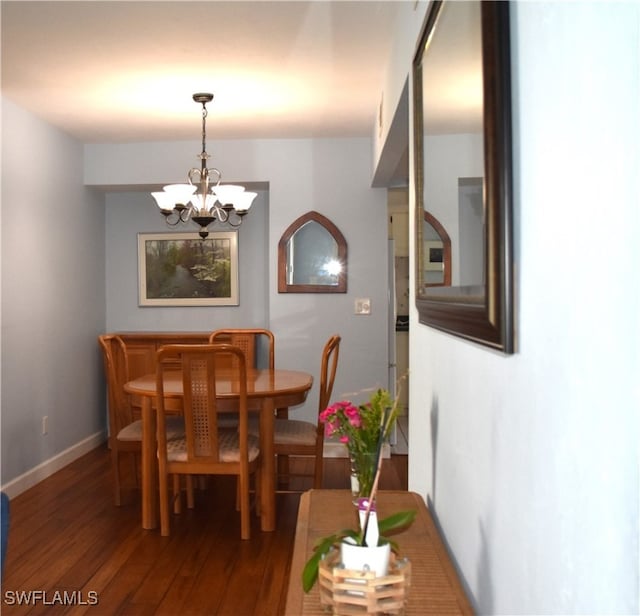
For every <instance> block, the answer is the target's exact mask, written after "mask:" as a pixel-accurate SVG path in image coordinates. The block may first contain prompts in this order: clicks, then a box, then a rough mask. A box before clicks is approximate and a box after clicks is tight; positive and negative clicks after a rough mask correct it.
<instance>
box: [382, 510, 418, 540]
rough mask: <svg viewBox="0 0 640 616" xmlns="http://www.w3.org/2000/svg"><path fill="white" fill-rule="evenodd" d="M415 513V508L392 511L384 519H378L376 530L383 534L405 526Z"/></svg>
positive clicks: (413, 517)
mask: <svg viewBox="0 0 640 616" xmlns="http://www.w3.org/2000/svg"><path fill="white" fill-rule="evenodd" d="M416 513H417V512H416V510H415V509H410V510H408V511H399V512H398V513H394V514H392V515H390V516H389V517H386V518H384V520H379V521H378V531H379V532H380V534H383V533H388V532H391V531H396V530H399V529H401V528H405V527H406V526H409V525H410V524H411V523H412V522H413V520H415V517H416Z"/></svg>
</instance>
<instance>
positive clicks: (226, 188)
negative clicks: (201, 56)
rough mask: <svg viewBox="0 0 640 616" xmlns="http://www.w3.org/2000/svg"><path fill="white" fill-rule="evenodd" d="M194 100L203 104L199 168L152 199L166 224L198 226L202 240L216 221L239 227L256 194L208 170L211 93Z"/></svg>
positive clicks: (211, 169)
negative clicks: (186, 182)
mask: <svg viewBox="0 0 640 616" xmlns="http://www.w3.org/2000/svg"><path fill="white" fill-rule="evenodd" d="M193 100H194V101H195V102H196V103H201V104H202V152H201V153H200V155H199V156H198V158H199V159H200V168H199V169H198V168H197V167H194V168H193V169H190V170H189V173H188V174H187V177H188V179H189V183H188V184H169V185H168V186H165V187H164V188H163V190H162V192H153V193H151V196H152V197H153V198H154V199H155V200H156V203H157V205H158V207H159V208H160V213H161V214H162V215H163V216H164V217H165V220H166V222H167V224H168V225H171V226H175V225H177V224H178V223H181V222H188V221H189V220H192V221H193V222H195V223H196V224H197V225H199V226H200V231H199V235H200V237H201V238H202V239H205V238H206V237H207V236H208V235H209V230H208V227H209V225H211V224H213V223H214V222H216V221H217V222H219V223H227V224H229V225H231V226H232V227H239V226H240V225H241V224H242V219H243V218H244V216H245V215H246V214H247V212H248V211H249V208H250V207H251V204H252V203H253V200H254V199H255V198H256V195H257V193H254V192H246V191H245V189H244V186H235V185H233V184H220V180H221V179H222V173H220V171H219V170H218V169H215V168H208V167H207V159H208V158H209V155H208V154H207V103H210V102H211V101H212V100H213V94H209V93H206V92H201V93H198V94H194V95H193Z"/></svg>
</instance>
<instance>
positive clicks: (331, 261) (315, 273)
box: [278, 211, 347, 293]
mask: <svg viewBox="0 0 640 616" xmlns="http://www.w3.org/2000/svg"><path fill="white" fill-rule="evenodd" d="M278 292H279V293H346V292H347V242H346V240H345V239H344V236H343V235H342V233H341V232H340V229H338V227H336V225H334V224H333V223H332V222H331V221H330V220H329V219H328V218H327V217H326V216H323V215H322V214H320V213H319V212H313V211H312V212H307V213H306V214H304V215H303V216H300V218H297V219H296V220H294V221H293V222H292V223H291V224H290V225H289V227H287V229H286V231H285V232H284V233H283V234H282V237H281V238H280V242H279V243H278Z"/></svg>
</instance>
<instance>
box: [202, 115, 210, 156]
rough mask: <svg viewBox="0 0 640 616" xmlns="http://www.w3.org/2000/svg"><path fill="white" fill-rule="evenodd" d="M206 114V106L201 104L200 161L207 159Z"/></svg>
mask: <svg viewBox="0 0 640 616" xmlns="http://www.w3.org/2000/svg"><path fill="white" fill-rule="evenodd" d="M207 113H208V112H207V106H206V104H205V103H202V154H201V155H200V158H202V160H205V159H207V158H209V155H208V154H207Z"/></svg>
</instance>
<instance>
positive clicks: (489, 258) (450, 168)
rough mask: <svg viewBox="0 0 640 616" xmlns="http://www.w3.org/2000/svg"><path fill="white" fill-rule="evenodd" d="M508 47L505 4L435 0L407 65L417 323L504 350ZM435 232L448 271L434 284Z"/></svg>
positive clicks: (508, 316) (508, 278)
mask: <svg viewBox="0 0 640 616" xmlns="http://www.w3.org/2000/svg"><path fill="white" fill-rule="evenodd" d="M509 46H510V45H509V2H492V1H471V2H455V1H453V0H443V1H438V0H436V1H434V2H433V3H432V5H431V7H430V9H429V12H428V14H427V18H426V20H425V25H424V28H423V32H422V35H421V38H420V42H419V45H418V49H417V51H416V54H415V57H414V62H413V105H414V154H415V156H414V162H415V174H414V175H415V182H416V187H415V188H416V294H415V295H416V306H417V309H418V312H419V318H420V322H421V323H423V324H426V325H429V326H431V327H435V328H437V329H440V330H443V331H445V332H448V333H450V334H454V335H456V336H460V337H462V338H466V339H469V340H473V341H474V342H478V343H480V344H484V345H487V346H490V347H492V348H495V349H499V350H501V351H503V352H504V353H513V351H514V333H513V330H514V325H513V318H514V317H513V283H512V278H513V273H512V270H513V263H512V171H511V83H510V51H509ZM433 220H436V221H438V224H439V228H438V229H435V228H434V225H433V222H432V221H433ZM443 237H447V238H448V240H449V241H450V248H449V250H450V255H449V266H448V271H447V270H445V273H446V276H444V277H443V279H442V282H440V284H433V283H432V281H431V277H432V276H433V271H434V267H435V266H434V258H439V256H440V253H439V251H438V250H437V249H438V247H439V244H438V242H439V241H441V238H443ZM434 242H435V243H434ZM434 249H435V250H434Z"/></svg>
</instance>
